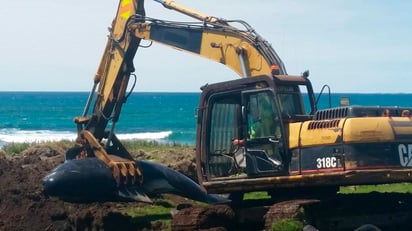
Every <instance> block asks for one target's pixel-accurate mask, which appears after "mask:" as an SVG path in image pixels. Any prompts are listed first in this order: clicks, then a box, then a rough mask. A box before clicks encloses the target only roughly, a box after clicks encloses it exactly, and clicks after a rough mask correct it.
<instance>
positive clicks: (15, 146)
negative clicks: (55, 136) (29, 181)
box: [0, 140, 73, 156]
mask: <svg viewBox="0 0 412 231" xmlns="http://www.w3.org/2000/svg"><path fill="white" fill-rule="evenodd" d="M38 146H42V147H48V148H52V149H55V150H58V151H61V152H65V150H67V149H68V148H70V147H72V146H73V142H72V141H69V140H62V141H58V142H53V141H47V142H42V143H36V142H33V143H8V144H5V145H4V146H2V147H1V148H0V154H4V155H6V156H13V155H18V154H20V153H22V152H24V151H26V150H28V149H29V148H34V147H38Z"/></svg>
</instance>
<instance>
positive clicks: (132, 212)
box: [122, 200, 176, 230]
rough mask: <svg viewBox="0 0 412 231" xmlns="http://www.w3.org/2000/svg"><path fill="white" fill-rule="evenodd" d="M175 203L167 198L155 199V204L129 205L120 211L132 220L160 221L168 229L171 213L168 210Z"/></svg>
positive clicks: (137, 221)
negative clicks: (129, 206)
mask: <svg viewBox="0 0 412 231" xmlns="http://www.w3.org/2000/svg"><path fill="white" fill-rule="evenodd" d="M175 207H176V205H175V204H174V203H173V202H171V201H167V200H162V201H156V202H155V205H148V206H143V207H131V208H127V209H125V210H123V211H122V212H123V213H125V214H127V215H129V216H130V217H132V219H133V222H134V223H136V224H138V223H147V222H149V223H151V224H153V223H154V222H162V223H164V224H166V226H168V228H169V229H167V230H170V222H171V219H172V217H171V215H170V212H171V210H172V209H174V208H175Z"/></svg>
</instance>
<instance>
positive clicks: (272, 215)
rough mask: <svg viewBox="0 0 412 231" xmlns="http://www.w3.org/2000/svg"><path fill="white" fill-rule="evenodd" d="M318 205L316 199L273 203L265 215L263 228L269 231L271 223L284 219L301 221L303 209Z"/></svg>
mask: <svg viewBox="0 0 412 231" xmlns="http://www.w3.org/2000/svg"><path fill="white" fill-rule="evenodd" d="M315 203H319V200H317V199H297V200H289V201H282V202H279V203H275V204H274V205H272V206H271V207H270V209H269V210H268V212H267V213H266V215H265V228H266V230H270V228H271V226H272V224H273V223H275V222H277V221H279V220H281V219H286V218H296V219H302V216H304V214H303V213H302V212H303V207H304V206H307V205H311V204H315Z"/></svg>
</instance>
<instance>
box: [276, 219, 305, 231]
mask: <svg viewBox="0 0 412 231" xmlns="http://www.w3.org/2000/svg"><path fill="white" fill-rule="evenodd" d="M303 226H304V223H303V222H302V221H300V220H297V219H291V218H286V219H280V220H279V221H277V222H275V223H273V224H272V227H271V229H270V230H271V231H301V230H302V229H303Z"/></svg>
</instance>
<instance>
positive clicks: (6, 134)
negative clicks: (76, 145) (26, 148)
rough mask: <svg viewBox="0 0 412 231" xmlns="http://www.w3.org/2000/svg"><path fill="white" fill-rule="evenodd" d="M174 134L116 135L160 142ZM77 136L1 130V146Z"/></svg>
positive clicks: (126, 138) (168, 132)
mask: <svg viewBox="0 0 412 231" xmlns="http://www.w3.org/2000/svg"><path fill="white" fill-rule="evenodd" d="M171 134H172V131H162V132H142V133H126V134H116V136H117V137H118V138H119V139H121V140H133V139H141V140H159V139H165V138H167V137H168V136H170V135H171ZM76 136H77V134H76V133H74V132H69V131H51V130H36V131H30V130H18V129H14V128H13V129H0V144H1V143H2V144H6V143H41V142H47V141H61V140H69V141H74V140H75V139H76Z"/></svg>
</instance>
